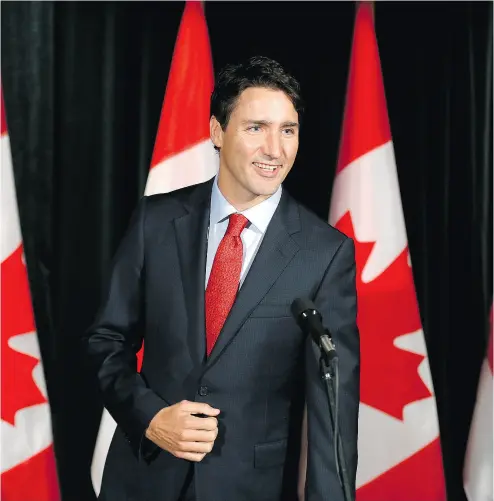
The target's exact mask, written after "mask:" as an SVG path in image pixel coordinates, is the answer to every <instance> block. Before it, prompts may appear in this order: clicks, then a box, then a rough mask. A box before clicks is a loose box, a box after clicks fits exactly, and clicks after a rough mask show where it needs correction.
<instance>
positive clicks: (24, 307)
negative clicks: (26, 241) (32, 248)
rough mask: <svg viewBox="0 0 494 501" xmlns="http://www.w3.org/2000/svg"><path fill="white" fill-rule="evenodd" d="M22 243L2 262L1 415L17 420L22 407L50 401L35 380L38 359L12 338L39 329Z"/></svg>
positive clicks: (10, 419) (10, 421)
mask: <svg viewBox="0 0 494 501" xmlns="http://www.w3.org/2000/svg"><path fill="white" fill-rule="evenodd" d="M22 256H23V246H22V244H21V245H19V247H18V248H17V249H16V250H15V252H13V253H12V254H11V255H10V256H9V257H8V258H7V259H5V261H3V262H2V268H1V273H2V278H1V284H2V301H1V308H2V319H1V327H2V335H1V339H2V345H1V350H2V352H1V364H2V397H1V398H2V400H1V405H2V408H1V418H2V419H3V420H4V421H7V422H9V423H11V424H12V425H14V424H15V414H16V412H17V411H18V410H20V409H24V408H25V407H30V406H32V405H36V404H41V403H44V402H46V399H45V397H44V396H43V394H42V393H41V392H40V391H39V389H38V387H37V386H36V384H35V383H34V380H33V376H32V372H33V369H34V367H35V366H36V365H37V363H38V360H37V359H36V358H34V357H31V356H29V355H25V354H24V353H19V352H18V351H15V350H13V349H12V348H11V347H10V346H9V345H8V342H9V340H10V339H11V338H13V337H15V336H18V335H20V334H25V333H29V332H33V331H35V324H34V316H33V311H32V305H31V295H30V292H29V284H28V280H27V273H26V268H25V265H24V263H23V262H22Z"/></svg>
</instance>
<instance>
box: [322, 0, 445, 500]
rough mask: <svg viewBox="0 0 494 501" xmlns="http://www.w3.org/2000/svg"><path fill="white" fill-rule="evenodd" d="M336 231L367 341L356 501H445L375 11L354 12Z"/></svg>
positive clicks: (333, 218)
mask: <svg viewBox="0 0 494 501" xmlns="http://www.w3.org/2000/svg"><path fill="white" fill-rule="evenodd" d="M329 222H330V223H331V224H333V225H334V226H336V228H338V229H339V230H341V231H342V232H344V233H345V234H346V235H348V236H349V237H351V238H352V239H353V240H354V242H355V251H356V261H357V292H358V318H357V321H358V325H359V329H360V336H361V400H360V414H359V439H358V440H359V441H358V451H359V465H358V470H357V499H358V501H422V500H423V501H442V500H444V499H446V493H445V486H444V476H443V466H442V455H441V446H440V441H439V427H438V419H437V412H436V402H435V398H434V390H433V386H432V381H431V374H430V370H429V363H428V359H427V349H426V345H425V341H424V333H423V331H422V325H421V320H420V315H419V309H418V304H417V298H416V294H415V286H414V281H413V275H412V264H411V259H410V253H409V250H408V243H407V235H406V230H405V221H404V217H403V210H402V205H401V198H400V187H399V185H398V176H397V171H396V163H395V157H394V151H393V143H392V139H391V131H390V125H389V120H388V112H387V106H386V98H385V93H384V85H383V78H382V73H381V63H380V59H379V51H378V46H377V40H376V34H375V30H374V20H373V5H372V3H368V2H359V3H357V6H356V18H355V27H354V33H353V46H352V53H351V60H350V70H349V76H348V86H347V95H346V107H345V115H344V120H343V127H342V137H341V143H340V151H339V158H338V165H337V171H336V178H335V182H334V186H333V193H332V198H331V207H330V215H329Z"/></svg>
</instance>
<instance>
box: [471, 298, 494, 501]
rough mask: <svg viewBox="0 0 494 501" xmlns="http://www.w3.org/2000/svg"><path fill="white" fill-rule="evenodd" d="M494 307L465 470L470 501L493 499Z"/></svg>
mask: <svg viewBox="0 0 494 501" xmlns="http://www.w3.org/2000/svg"><path fill="white" fill-rule="evenodd" d="M492 330H493V325H492V307H491V318H490V326H489V343H488V348H487V354H486V357H485V359H484V362H483V363H482V368H481V370H480V378H479V386H478V389H477V402H476V404H475V410H474V413H473V418H472V423H471V426H470V436H469V437H468V446H467V452H466V456H465V466H464V469H463V482H464V487H465V493H466V495H467V498H468V501H492V500H493V499H494V496H493V485H492V483H493V475H492V472H493V469H494V468H493V460H492V440H493V435H492V427H493V422H492V392H493V369H492V367H493V366H492Z"/></svg>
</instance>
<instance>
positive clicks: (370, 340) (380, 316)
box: [336, 212, 431, 419]
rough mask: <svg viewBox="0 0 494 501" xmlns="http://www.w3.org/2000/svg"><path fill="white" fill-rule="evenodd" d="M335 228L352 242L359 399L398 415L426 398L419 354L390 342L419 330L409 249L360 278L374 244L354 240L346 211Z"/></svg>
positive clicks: (418, 316) (350, 221) (426, 392)
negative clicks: (375, 273) (374, 274)
mask: <svg viewBox="0 0 494 501" xmlns="http://www.w3.org/2000/svg"><path fill="white" fill-rule="evenodd" d="M336 227H337V228H338V229H339V230H340V231H342V232H343V233H345V234H346V235H348V236H349V237H351V238H352V239H353V241H354V242H355V259H356V262H357V296H358V317H357V323H358V326H359V331H360V341H361V354H362V359H361V377H360V381H361V396H360V400H361V402H363V403H365V404H367V405H370V406H371V407H374V408H376V409H379V410H381V411H383V412H385V413H386V414H389V415H391V416H394V417H396V418H398V419H403V408H404V407H405V405H407V404H409V403H411V402H415V401H417V400H420V399H423V398H427V397H429V396H431V393H430V391H429V389H428V388H427V387H426V386H425V384H424V383H423V381H422V379H421V378H420V376H419V374H418V372H417V369H418V366H419V365H420V363H421V362H422V360H423V359H424V358H425V357H424V356H422V355H417V354H415V353H410V352H408V351H404V350H402V349H400V348H398V347H396V346H394V344H393V342H394V340H395V339H396V338H397V337H399V336H402V335H404V334H409V333H412V332H415V331H417V330H419V329H421V328H422V325H421V320H420V315H419V310H418V305H417V298H416V296H415V286H414V282H413V275H412V270H411V267H410V266H409V264H408V248H405V250H403V252H402V253H401V254H400V255H399V256H398V257H397V258H396V259H395V260H394V261H393V262H392V263H391V264H390V265H389V266H388V268H386V269H385V270H384V271H383V272H382V273H381V274H380V275H379V276H378V277H376V278H375V279H374V280H372V281H370V282H368V283H364V282H362V279H361V277H362V270H363V269H364V266H365V264H366V262H367V259H368V258H369V255H370V253H371V251H372V249H373V247H374V245H375V242H359V241H358V240H357V239H356V238H355V232H354V227H353V222H352V219H351V215H350V213H349V212H346V213H345V215H344V216H343V217H342V218H341V219H340V220H339V221H338V223H337V224H336Z"/></svg>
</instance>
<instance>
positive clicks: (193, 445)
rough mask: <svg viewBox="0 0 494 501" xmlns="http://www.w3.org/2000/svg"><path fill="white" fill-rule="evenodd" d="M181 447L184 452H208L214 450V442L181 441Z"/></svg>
mask: <svg viewBox="0 0 494 501" xmlns="http://www.w3.org/2000/svg"><path fill="white" fill-rule="evenodd" d="M178 445H179V448H180V450H181V451H182V452H194V453H196V452H199V453H202V454H207V453H208V452H211V451H212V450H213V445H214V444H213V442H180V443H179V444H178Z"/></svg>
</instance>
